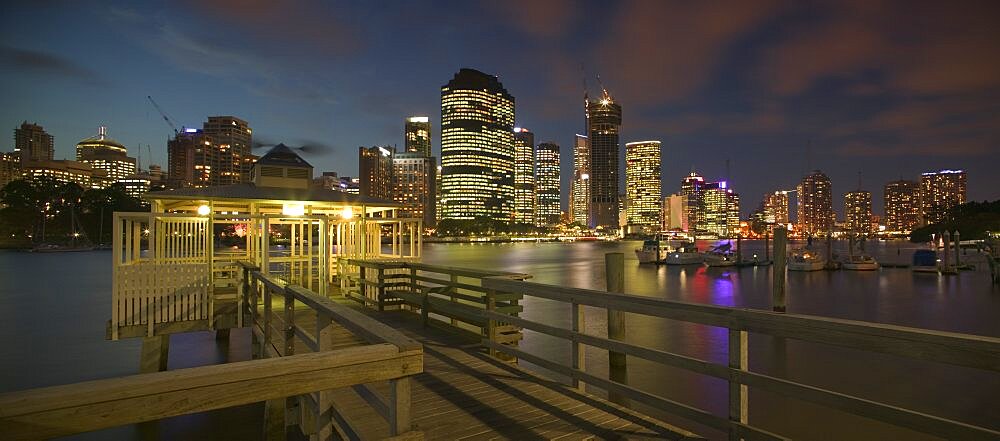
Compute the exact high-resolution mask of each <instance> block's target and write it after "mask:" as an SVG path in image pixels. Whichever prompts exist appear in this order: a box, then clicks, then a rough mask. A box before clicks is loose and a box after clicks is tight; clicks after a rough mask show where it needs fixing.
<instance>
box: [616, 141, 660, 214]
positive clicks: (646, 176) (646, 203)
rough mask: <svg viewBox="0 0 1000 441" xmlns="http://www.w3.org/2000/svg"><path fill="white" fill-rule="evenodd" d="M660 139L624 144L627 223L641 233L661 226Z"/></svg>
mask: <svg viewBox="0 0 1000 441" xmlns="http://www.w3.org/2000/svg"><path fill="white" fill-rule="evenodd" d="M660 187H661V184H660V141H641V142H630V143H628V144H625V194H626V196H627V197H628V208H627V209H626V210H625V215H626V218H627V220H628V225H634V226H637V227H638V228H639V229H641V230H643V231H642V232H644V233H655V232H656V231H657V230H658V229H659V228H660V210H661V208H660V200H661V198H660V194H661V192H660Z"/></svg>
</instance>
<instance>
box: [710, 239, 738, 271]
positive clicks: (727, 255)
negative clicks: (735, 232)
mask: <svg viewBox="0 0 1000 441" xmlns="http://www.w3.org/2000/svg"><path fill="white" fill-rule="evenodd" d="M732 248H733V244H732V243H731V242H727V243H724V244H721V245H717V246H715V247H713V248H712V249H710V250H708V251H705V252H704V253H702V257H703V259H704V260H705V265H706V266H710V267H717V266H736V256H735V255H733V249H732Z"/></svg>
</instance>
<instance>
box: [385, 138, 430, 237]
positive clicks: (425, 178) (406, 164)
mask: <svg viewBox="0 0 1000 441" xmlns="http://www.w3.org/2000/svg"><path fill="white" fill-rule="evenodd" d="M392 182H393V188H392V199H393V200H394V201H396V202H397V203H399V204H401V205H402V206H401V207H400V208H399V214H398V215H397V216H398V217H402V218H419V219H423V225H424V226H428V227H430V226H434V224H435V218H436V214H435V210H436V206H435V202H434V194H435V193H436V192H437V191H436V189H435V188H434V187H435V185H436V183H437V158H434V157H433V156H424V154H423V153H422V152H403V153H396V154H395V156H394V157H393V158H392Z"/></svg>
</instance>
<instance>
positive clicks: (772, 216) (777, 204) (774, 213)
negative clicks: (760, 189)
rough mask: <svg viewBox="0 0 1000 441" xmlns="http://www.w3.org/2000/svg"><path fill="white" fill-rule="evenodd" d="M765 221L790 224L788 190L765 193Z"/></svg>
mask: <svg viewBox="0 0 1000 441" xmlns="http://www.w3.org/2000/svg"><path fill="white" fill-rule="evenodd" d="M763 205H764V221H765V222H767V223H769V224H779V225H786V224H788V221H789V219H788V192H787V191H776V192H774V193H768V194H766V195H764V204H763Z"/></svg>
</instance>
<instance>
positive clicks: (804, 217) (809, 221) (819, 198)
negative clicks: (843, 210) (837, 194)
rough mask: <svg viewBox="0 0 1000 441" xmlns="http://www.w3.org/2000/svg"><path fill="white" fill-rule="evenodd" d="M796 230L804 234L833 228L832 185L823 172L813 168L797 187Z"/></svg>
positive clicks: (827, 231) (824, 231) (824, 232)
mask: <svg viewBox="0 0 1000 441" xmlns="http://www.w3.org/2000/svg"><path fill="white" fill-rule="evenodd" d="M797 193H798V195H799V198H798V200H799V203H798V207H797V210H796V211H797V213H796V214H797V215H798V220H797V222H798V230H799V231H800V232H801V233H802V234H805V235H815V234H827V233H829V232H830V231H831V230H832V229H833V221H834V213H833V186H832V185H831V183H830V178H828V177H827V176H826V175H825V174H823V172H821V171H819V170H814V171H813V172H812V173H810V174H809V175H807V176H806V177H804V178H802V181H801V182H799V185H798V187H797Z"/></svg>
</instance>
